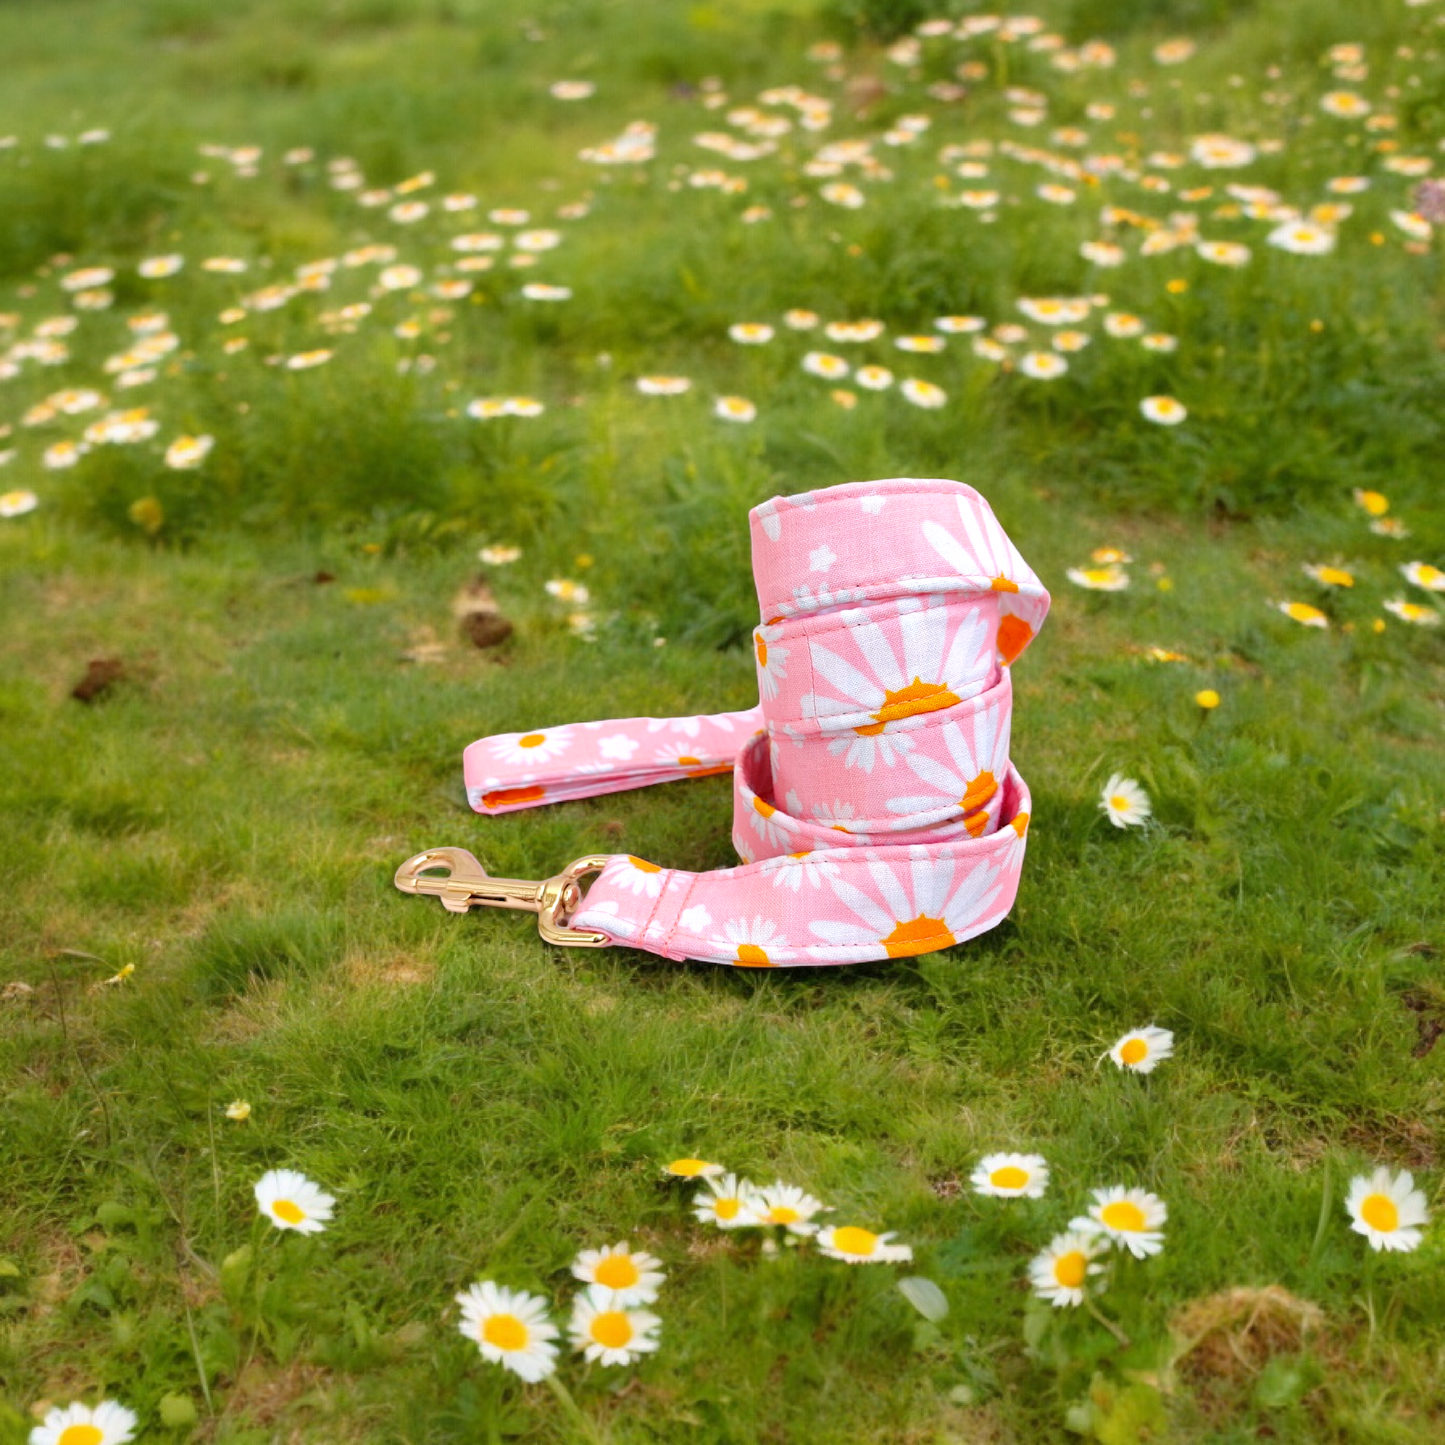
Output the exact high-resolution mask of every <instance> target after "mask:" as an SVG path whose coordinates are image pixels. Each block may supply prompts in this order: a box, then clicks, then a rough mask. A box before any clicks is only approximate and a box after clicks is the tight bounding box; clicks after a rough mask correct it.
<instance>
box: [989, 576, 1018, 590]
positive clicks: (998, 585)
mask: <svg viewBox="0 0 1445 1445" xmlns="http://www.w3.org/2000/svg"><path fill="white" fill-rule="evenodd" d="M988 585H989V586H990V587H991V588H992V589H993V590H994V591H995V592H1017V591H1018V590H1019V584H1018V583H1017V582H1014V581H1013V580H1011V579H1010V578H1008V577H995V578H994V579H993V581H992V582H990V583H989V584H988Z"/></svg>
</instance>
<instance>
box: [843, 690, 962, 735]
mask: <svg viewBox="0 0 1445 1445" xmlns="http://www.w3.org/2000/svg"><path fill="white" fill-rule="evenodd" d="M883 698H884V701H883V706H882V707H881V708H879V709H878V711H877V712H875V713H874V714H873V716H874V717H875V718H876V719H877V721H876V722H873V723H869V724H867V725H865V726H864V727H861V728H854V729H853V731H854V732H856V733H857V734H858V735H859V736H860V737H865V738H866V737H877V736H878V734H879V733H881V732H882V731H883V729H884V728H885V727H887V726H888V724H889V723H891V722H897V721H898V720H899V719H900V718H905V717H917V716H918V714H919V713H925V712H938V711H939V709H940V708H945V707H954V706H956V705H957V704H958V702H959V700H960V699H959V696H958V694H957V693H956V692H950V691H949V689H948V688H947V687H946V686H945V685H944V684H943V683H941V682H924V681H923V679H922V678H920V677H915V678H914V679H913V681H912V682H910V683H909V684H908V686H907V687H901V688H899V689H898V690H897V691H896V692H891V691H889V690H887V689H885V690H884V693H883Z"/></svg>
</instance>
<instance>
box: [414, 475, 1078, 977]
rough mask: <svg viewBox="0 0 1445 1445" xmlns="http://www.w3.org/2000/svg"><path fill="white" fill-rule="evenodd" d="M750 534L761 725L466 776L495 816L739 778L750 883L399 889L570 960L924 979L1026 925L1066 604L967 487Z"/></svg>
mask: <svg viewBox="0 0 1445 1445" xmlns="http://www.w3.org/2000/svg"><path fill="white" fill-rule="evenodd" d="M749 517H750V522H751V527H752V542H753V574H754V579H755V581H756V583H757V590H758V602H759V613H760V617H761V619H762V620H761V621H760V623H759V625H758V627H757V628H756V629H755V630H754V633H753V647H754V651H755V654H756V660H757V673H758V693H759V702H758V705H757V706H756V707H754V708H749V709H746V710H744V711H741V712H725V713H709V714H702V715H698V716H694V717H677V718H651V717H639V718H622V719H613V720H609V721H601V722H585V723H570V724H562V725H560V726H555V727H545V728H536V729H532V730H529V731H526V732H516V733H503V734H500V735H497V736H494V737H487V738H482V739H480V740H479V741H477V742H474V743H472V744H471V746H470V747H468V748H467V749H466V751H465V753H464V755H463V774H464V778H465V781H466V788H467V798H468V801H469V802H470V804H471V806H472V807H473V808H474V809H475V810H476V811H478V812H480V813H484V814H488V815H497V814H502V813H510V812H516V811H518V810H520V809H523V808H534V807H538V806H542V805H545V804H548V803H556V802H565V801H568V800H570V799H574V798H587V797H596V796H600V795H602V794H605V793H615V792H621V791H624V790H626V789H630V788H640V787H648V786H650V785H652V784H654V783H662V782H672V781H676V780H678V779H685V778H696V777H705V776H708V775H709V774H713V773H721V772H731V773H732V777H733V831H732V841H733V846H734V848H736V850H737V852H738V855H739V857H740V858H741V859H742V860H743V861H742V863H741V864H740V865H739V866H737V867H734V868H723V869H717V870H714V871H711V872H706V873H692V872H687V871H684V870H682V869H676V868H668V867H665V866H663V865H661V864H657V863H653V862H651V861H649V860H647V859H644V858H638V857H635V856H633V855H631V854H625V853H618V854H594V855H588V856H586V857H583V858H579V859H577V860H576V861H575V862H573V863H571V864H569V865H568V866H567V867H566V868H565V869H563V870H562V872H561V873H559V874H557V875H555V876H554V877H552V878H548V879H544V880H541V881H540V882H529V881H524V880H521V879H504V878H491V877H489V876H488V875H487V874H486V873H485V871H484V870H483V869H482V866H481V864H480V863H478V861H477V860H476V858H475V857H473V856H472V854H471V853H469V852H468V851H467V850H466V849H462V848H433V849H429V850H428V851H427V852H424V853H419V854H417V855H416V856H415V857H414V858H410V859H408V860H407V861H406V862H405V863H403V864H402V865H401V867H400V868H399V869H398V870H397V873H396V879H395V881H396V886H397V887H398V888H400V889H401V890H402V891H403V892H407V893H418V894H427V895H432V896H436V897H440V898H441V900H442V903H443V905H444V906H445V907H446V908H448V909H450V910H452V911H454V912H459V913H464V912H466V911H467V910H468V909H469V908H472V907H474V906H492V907H502V908H519V909H524V910H527V911H530V912H535V913H537V914H538V919H539V927H540V930H541V934H542V937H543V938H544V939H546V940H547V941H548V942H550V943H556V944H562V945H567V946H574V947H576V946H580V947H592V948H597V947H603V946H606V945H609V944H621V945H626V946H629V947H633V948H641V949H645V950H647V951H648V952H651V953H656V954H660V955H661V956H662V957H664V958H672V959H684V958H694V959H701V960H705V961H709V962H714V963H728V964H733V965H742V966H749V967H773V966H778V965H808V964H813V965H817V964H838V963H863V962H868V961H872V960H876V959H883V958H906V957H909V956H911V955H914V954H919V953H929V952H932V951H934V950H936V949H941V948H947V947H950V946H951V945H952V944H955V943H961V942H963V941H964V940H965V939H968V938H972V937H974V936H976V935H977V934H979V933H983V932H985V931H986V930H987V929H990V928H992V927H994V926H995V925H997V924H998V923H999V922H1001V921H1002V920H1003V918H1004V917H1005V916H1006V915H1007V913H1008V911H1009V909H1010V908H1011V907H1012V906H1013V902H1014V897H1015V895H1016V893H1017V891H1018V882H1019V874H1020V870H1021V869H1022V867H1023V858H1024V849H1025V842H1026V834H1027V831H1028V824H1029V814H1030V811H1031V807H1032V804H1031V802H1030V798H1029V792H1028V788H1027V785H1026V784H1025V783H1024V780H1023V778H1022V777H1020V776H1019V773H1018V771H1017V770H1016V769H1015V768H1014V766H1013V765H1012V763H1011V762H1010V761H1009V754H1008V749H1009V729H1010V723H1011V720H1012V711H1013V689H1012V682H1011V677H1010V672H1009V668H1010V666H1011V665H1012V663H1013V662H1014V661H1015V659H1016V658H1017V657H1018V656H1019V654H1020V653H1022V652H1023V650H1024V649H1025V648H1026V647H1027V646H1028V644H1029V643H1030V642H1031V641H1032V640H1033V638H1034V637H1035V635H1036V634H1037V633H1038V630H1039V628H1040V626H1041V625H1042V623H1043V620H1044V617H1045V616H1046V614H1047V612H1048V607H1049V594H1048V593H1047V591H1045V589H1044V587H1043V585H1042V584H1041V583H1040V582H1039V580H1038V578H1037V577H1036V576H1035V575H1034V573H1033V571H1032V570H1031V569H1030V568H1029V566H1028V564H1027V563H1026V562H1025V561H1024V559H1023V558H1022V557H1021V556H1020V555H1019V553H1018V550H1017V549H1016V548H1015V547H1014V545H1013V543H1012V542H1011V541H1010V540H1009V538H1008V536H1007V535H1006V534H1005V532H1004V531H1003V528H1002V527H1001V526H1000V525H999V523H998V521H997V520H996V519H995V517H994V515H993V512H992V511H991V510H990V508H989V505H988V503H987V502H986V501H985V500H984V498H983V497H982V496H981V495H980V494H979V493H978V492H976V491H975V490H974V489H973V488H972V487H968V486H965V485H963V484H962V483H959V482H951V481H942V480H918V479H914V478H906V477H904V478H892V479H889V480H885V481H876V482H850V483H847V484H845V485H843V486H837V487H829V488H826V489H824V490H821V491H816V492H803V493H800V494H798V495H797V496H791V497H774V498H772V499H771V500H770V501H767V502H764V503H762V504H761V505H760V506H757V507H754V508H753V510H752V512H751V513H750V514H749ZM592 875H595V877H593V881H592V883H591V885H590V887H588V888H587V890H586V891H585V894H584V891H583V887H582V882H583V880H584V879H586V878H588V877H590V876H592Z"/></svg>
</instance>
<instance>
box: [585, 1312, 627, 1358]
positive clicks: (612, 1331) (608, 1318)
mask: <svg viewBox="0 0 1445 1445" xmlns="http://www.w3.org/2000/svg"><path fill="white" fill-rule="evenodd" d="M591 1330H592V1338H593V1339H594V1340H596V1342H597V1343H598V1344H599V1345H601V1346H602V1347H603V1348H604V1349H608V1350H622V1349H626V1348H627V1346H628V1345H629V1344H631V1343H632V1321H631V1320H629V1319H628V1318H627V1315H626V1314H625V1313H624V1312H623V1311H622V1310H603V1311H602V1313H601V1314H600V1315H594V1316H593V1317H592V1325H591Z"/></svg>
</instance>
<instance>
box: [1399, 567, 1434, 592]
mask: <svg viewBox="0 0 1445 1445" xmlns="http://www.w3.org/2000/svg"><path fill="white" fill-rule="evenodd" d="M1400 575H1401V576H1402V577H1403V578H1404V579H1405V581H1407V582H1410V583H1413V584H1414V585H1415V586H1416V587H1423V588H1424V589H1425V591H1427V592H1445V568H1440V567H1432V566H1431V565H1430V564H1429V563H1428V562H1406V563H1405V565H1404V566H1403V567H1401V568H1400Z"/></svg>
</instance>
